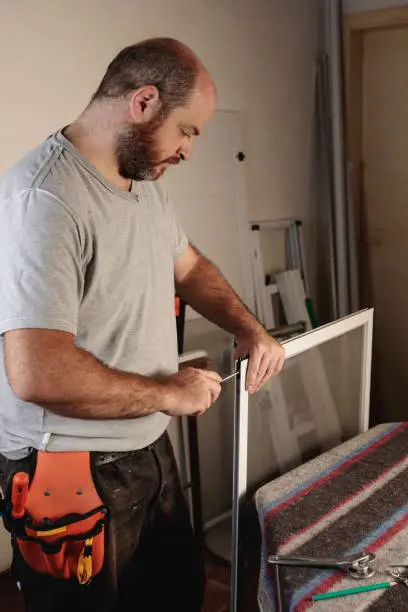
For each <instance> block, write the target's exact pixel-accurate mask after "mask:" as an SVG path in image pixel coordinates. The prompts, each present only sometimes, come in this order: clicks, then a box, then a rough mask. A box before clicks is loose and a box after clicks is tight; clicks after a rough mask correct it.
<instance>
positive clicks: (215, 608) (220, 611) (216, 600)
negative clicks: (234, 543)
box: [0, 559, 230, 612]
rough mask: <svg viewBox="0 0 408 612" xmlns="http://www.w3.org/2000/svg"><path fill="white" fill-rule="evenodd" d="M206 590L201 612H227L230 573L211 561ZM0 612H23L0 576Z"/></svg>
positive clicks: (10, 585)
mask: <svg viewBox="0 0 408 612" xmlns="http://www.w3.org/2000/svg"><path fill="white" fill-rule="evenodd" d="M206 574H207V588H206V596H205V601H204V606H203V608H202V612H229V593H230V571H229V568H228V567H227V566H225V565H223V564H221V563H219V562H217V561H214V560H213V559H207V561H206ZM0 612H25V611H24V605H23V601H22V598H21V595H20V592H19V590H18V589H17V586H16V585H15V583H14V582H13V581H12V580H11V579H10V578H9V577H8V576H6V575H3V576H0Z"/></svg>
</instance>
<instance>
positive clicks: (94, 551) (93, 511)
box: [4, 451, 107, 584]
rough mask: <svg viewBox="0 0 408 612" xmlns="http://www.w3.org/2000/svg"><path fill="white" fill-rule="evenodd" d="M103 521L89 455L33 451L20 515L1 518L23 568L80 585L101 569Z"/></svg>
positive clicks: (100, 503)
mask: <svg viewBox="0 0 408 612" xmlns="http://www.w3.org/2000/svg"><path fill="white" fill-rule="evenodd" d="M106 521H107V508H106V507H105V506H104V504H103V502H102V499H101V498H100V496H99V494H98V492H97V490H96V488H95V484H94V480H93V477H92V471H91V460H90V453H89V452H66V453H48V452H43V451H38V455H37V465H36V468H35V472H34V475H33V478H32V480H31V482H30V485H29V489H28V494H27V499H26V501H25V513H24V515H23V516H22V517H21V518H14V517H13V516H12V513H11V514H10V515H9V516H8V518H7V519H4V523H5V526H6V528H7V529H8V530H9V531H11V533H12V535H13V537H14V540H15V542H16V544H17V546H18V548H19V549H20V552H21V554H22V556H23V558H24V560H25V561H26V563H28V565H30V566H31V567H32V568H33V569H34V570H36V571H37V572H40V573H43V574H50V575H51V576H54V577H55V578H62V579H67V580H68V579H72V578H76V579H77V580H78V581H79V582H80V583H81V584H88V583H89V582H90V580H91V579H92V577H94V576H96V574H98V573H99V572H100V571H101V569H102V565H103V560H104V551H105V533H106Z"/></svg>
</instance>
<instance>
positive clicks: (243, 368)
mask: <svg viewBox="0 0 408 612" xmlns="http://www.w3.org/2000/svg"><path fill="white" fill-rule="evenodd" d="M373 313H374V310H373V309H367V310H362V311H361V312H358V313H356V314H353V315H349V316H347V317H345V318H343V319H340V320H338V321H335V322H334V323H329V324H328V325H324V326H322V327H319V328H317V329H314V330H312V331H310V332H308V333H306V334H300V335H299V336H297V337H295V338H292V339H290V340H287V341H286V342H284V343H283V346H284V348H285V356H286V359H290V358H291V357H295V356H296V355H300V354H302V353H305V352H306V351H309V350H310V349H313V348H316V347H318V346H319V345H321V344H323V343H325V342H329V341H330V340H334V339H335V338H338V337H340V336H343V335H344V334H346V333H348V332H351V331H353V330H354V329H359V328H362V330H363V346H362V355H361V373H362V381H361V394H360V418H359V433H362V432H364V431H367V429H368V425H369V407H370V387H371V355H372V338H373ZM247 366H248V360H247V359H245V360H242V361H240V362H239V363H238V366H237V367H238V368H239V374H238V376H237V379H236V381H235V385H236V387H235V389H236V399H235V402H236V405H235V411H234V457H233V490H232V538H231V542H232V550H231V598H230V612H237V606H238V524H239V507H240V503H241V501H242V500H243V499H244V496H245V494H246V490H247V476H248V475H247V470H248V406H249V402H248V393H247V391H246V390H245V379H246V372H247Z"/></svg>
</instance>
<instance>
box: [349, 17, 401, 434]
mask: <svg viewBox="0 0 408 612" xmlns="http://www.w3.org/2000/svg"><path fill="white" fill-rule="evenodd" d="M344 35H345V38H344V42H345V44H344V51H345V78H346V109H347V111H346V133H347V155H348V161H349V162H351V168H352V185H351V193H352V198H353V205H354V211H355V214H356V225H357V228H358V231H357V236H358V250H359V277H360V305H361V306H374V309H375V316H374V349H373V406H372V413H373V416H374V420H375V422H381V421H400V420H404V421H405V420H407V419H406V404H407V400H408V375H407V371H406V365H405V360H406V355H407V353H406V347H408V325H407V313H408V7H401V8H395V9H389V10H381V11H372V12H369V13H362V14H356V15H350V16H348V17H346V18H345V24H344Z"/></svg>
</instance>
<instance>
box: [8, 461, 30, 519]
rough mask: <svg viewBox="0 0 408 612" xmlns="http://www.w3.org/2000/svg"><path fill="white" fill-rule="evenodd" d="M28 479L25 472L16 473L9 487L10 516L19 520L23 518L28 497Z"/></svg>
mask: <svg viewBox="0 0 408 612" xmlns="http://www.w3.org/2000/svg"><path fill="white" fill-rule="evenodd" d="M28 484H29V477H28V474H27V473H26V472H17V474H14V477H13V484H12V487H11V506H12V509H11V516H12V517H13V518H16V519H19V518H22V517H23V516H24V513H25V505H26V501H27V496H28Z"/></svg>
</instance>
